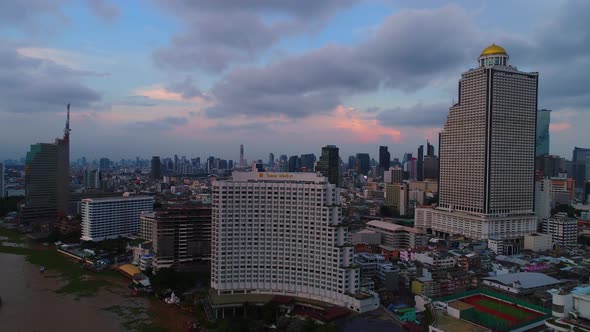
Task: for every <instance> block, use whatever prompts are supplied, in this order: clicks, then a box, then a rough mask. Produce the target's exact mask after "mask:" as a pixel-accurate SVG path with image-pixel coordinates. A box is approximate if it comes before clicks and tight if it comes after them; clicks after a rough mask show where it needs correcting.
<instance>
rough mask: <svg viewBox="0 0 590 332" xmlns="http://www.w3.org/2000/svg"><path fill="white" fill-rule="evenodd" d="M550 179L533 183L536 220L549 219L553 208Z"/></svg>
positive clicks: (540, 179)
mask: <svg viewBox="0 0 590 332" xmlns="http://www.w3.org/2000/svg"><path fill="white" fill-rule="evenodd" d="M551 183H552V181H551V179H549V178H539V179H537V180H536V181H535V215H536V216H537V218H538V220H541V219H544V218H549V217H550V216H551V208H552V207H553V198H552V197H553V189H552V186H551Z"/></svg>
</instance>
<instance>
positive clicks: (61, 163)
mask: <svg viewBox="0 0 590 332" xmlns="http://www.w3.org/2000/svg"><path fill="white" fill-rule="evenodd" d="M69 190H70V105H69V104H68V107H67V120H66V127H65V129H64V136H63V138H58V139H56V140H55V143H37V144H33V145H31V149H30V151H29V152H27V157H26V162H25V206H24V207H23V208H22V210H21V219H22V220H33V219H35V220H39V219H44V220H50V221H53V220H55V217H57V216H60V215H66V214H67V211H68V199H69Z"/></svg>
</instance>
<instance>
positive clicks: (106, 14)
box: [87, 0, 120, 22]
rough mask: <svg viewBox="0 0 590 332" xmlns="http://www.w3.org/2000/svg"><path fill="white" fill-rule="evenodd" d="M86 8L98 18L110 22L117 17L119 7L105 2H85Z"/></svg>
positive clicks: (93, 0) (100, 0) (96, 0)
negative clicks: (86, 3)
mask: <svg viewBox="0 0 590 332" xmlns="http://www.w3.org/2000/svg"><path fill="white" fill-rule="evenodd" d="M87 1H88V6H89V7H90V9H91V10H92V12H93V13H94V15H96V16H97V17H98V18H100V19H102V20H103V21H107V22H111V21H114V20H116V19H117V18H118V17H119V14H120V11H119V7H117V6H116V5H114V4H112V3H109V2H108V1H107V0H87Z"/></svg>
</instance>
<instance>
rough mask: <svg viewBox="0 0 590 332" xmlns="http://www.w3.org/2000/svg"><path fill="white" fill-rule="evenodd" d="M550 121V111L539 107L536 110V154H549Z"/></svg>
mask: <svg viewBox="0 0 590 332" xmlns="http://www.w3.org/2000/svg"><path fill="white" fill-rule="evenodd" d="M550 123H551V111H550V110H546V109H541V110H539V111H538V112H537V139H536V148H535V149H536V153H535V155H536V156H537V157H538V156H548V155H549V143H550V140H549V124H550Z"/></svg>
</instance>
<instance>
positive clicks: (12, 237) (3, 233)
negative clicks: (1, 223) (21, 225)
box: [0, 227, 26, 243]
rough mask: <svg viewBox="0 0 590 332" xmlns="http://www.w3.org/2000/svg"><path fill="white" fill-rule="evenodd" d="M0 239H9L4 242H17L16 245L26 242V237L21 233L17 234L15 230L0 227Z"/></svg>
mask: <svg viewBox="0 0 590 332" xmlns="http://www.w3.org/2000/svg"><path fill="white" fill-rule="evenodd" d="M0 237H6V238H8V239H7V240H2V241H7V242H16V243H24V242H26V240H25V239H24V235H22V234H20V233H19V232H17V231H16V230H14V229H8V228H3V227H0Z"/></svg>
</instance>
